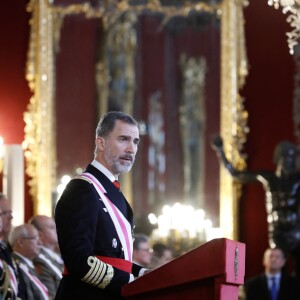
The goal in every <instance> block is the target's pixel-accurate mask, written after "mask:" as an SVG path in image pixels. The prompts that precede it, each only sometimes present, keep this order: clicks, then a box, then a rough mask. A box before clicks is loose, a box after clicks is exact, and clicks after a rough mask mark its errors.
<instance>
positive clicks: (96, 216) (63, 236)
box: [55, 165, 141, 300]
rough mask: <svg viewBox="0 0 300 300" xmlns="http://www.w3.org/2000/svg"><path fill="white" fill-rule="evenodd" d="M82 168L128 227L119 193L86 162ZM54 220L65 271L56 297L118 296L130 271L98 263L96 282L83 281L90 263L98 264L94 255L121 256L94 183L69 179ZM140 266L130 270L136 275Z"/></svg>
mask: <svg viewBox="0 0 300 300" xmlns="http://www.w3.org/2000/svg"><path fill="white" fill-rule="evenodd" d="M86 171H87V172H89V173H91V174H92V175H94V176H95V177H96V178H97V179H98V180H99V182H101V184H102V185H103V187H104V188H105V190H106V191H107V197H108V198H109V199H110V200H111V201H112V202H113V204H114V205H115V206H116V207H117V208H118V209H119V210H120V211H121V212H122V214H123V215H124V217H125V218H126V219H127V220H128V221H129V223H130V224H131V227H132V225H133V213H132V209H131V207H130V205H129V204H128V202H127V201H126V199H125V197H124V196H123V194H122V193H121V192H120V191H119V190H118V189H117V188H116V187H115V186H114V184H113V183H112V182H111V181H110V180H109V178H107V177H106V176H105V175H104V174H103V173H102V172H100V171H99V170H98V169H96V168H95V167H93V166H92V165H88V167H87V170H86ZM55 222H56V227H57V234H58V242H59V246H60V250H61V254H62V258H63V260H64V263H65V266H66V268H67V270H68V274H69V275H66V276H63V279H62V280H61V283H60V286H59V289H58V292H57V294H56V299H57V300H65V299H78V300H79V299H80V300H81V299H89V300H92V299H97V300H100V299H106V300H109V299H122V298H121V288H122V286H123V285H124V284H126V283H128V282H129V277H130V273H127V272H125V271H122V270H120V269H118V268H115V267H113V268H112V269H109V266H108V265H107V264H104V267H103V264H100V265H101V267H100V269H101V272H100V271H98V269H94V274H93V275H92V276H93V277H94V279H95V280H96V281H97V284H93V282H88V281H89V280H83V278H84V277H85V276H86V275H87V274H89V272H91V271H92V270H93V268H94V266H91V262H96V263H99V262H98V261H97V260H95V259H94V256H107V257H113V258H123V259H124V251H123V249H122V245H121V241H120V239H119V237H118V235H117V231H116V229H115V226H114V224H113V222H112V220H111V218H110V216H109V214H108V212H107V210H106V208H105V205H104V204H103V202H102V201H101V200H100V199H99V194H98V193H97V191H96V190H95V188H94V186H93V185H92V184H91V183H89V182H88V181H86V180H82V179H73V180H71V181H70V183H69V184H68V185H67V187H66V189H65V191H64V192H63V195H62V196H61V198H60V200H59V201H58V203H57V206H56V209H55ZM140 269H141V267H140V266H137V265H134V266H133V268H132V272H131V273H132V274H134V275H135V276H138V272H139V271H140ZM95 272H96V275H95ZM98 280H100V282H98ZM107 282H109V283H108V284H107ZM98 283H100V284H98Z"/></svg>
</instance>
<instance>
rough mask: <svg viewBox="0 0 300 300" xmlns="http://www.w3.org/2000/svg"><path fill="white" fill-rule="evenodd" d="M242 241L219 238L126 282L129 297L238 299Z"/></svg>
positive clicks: (131, 299)
mask: <svg viewBox="0 0 300 300" xmlns="http://www.w3.org/2000/svg"><path fill="white" fill-rule="evenodd" d="M245 250H246V247H245V244H243V243H239V242H237V241H233V240H229V239H225V238H220V239H214V240H212V241H209V242H207V243H205V244H203V245H201V246H199V247H198V248H195V249H193V250H191V251H190V252H188V253H186V254H184V255H182V256H180V257H178V258H176V259H174V260H173V261H171V262H169V263H168V264H166V265H164V266H161V267H160V268H157V269H155V270H153V271H152V272H150V273H148V274H146V275H144V276H142V277H140V278H138V279H136V280H135V281H133V282H131V283H129V284H127V285H125V286H124V287H123V289H122V295H123V297H124V298H125V299H128V300H150V299H151V300H153V299H155V300H156V299H157V300H160V299H164V300H166V299H168V300H173V299H174V300H177V299H178V300H179V299H180V300H196V299H198V300H237V299H238V287H239V285H241V284H243V283H244V275H245Z"/></svg>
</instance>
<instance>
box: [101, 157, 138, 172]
mask: <svg viewBox="0 0 300 300" xmlns="http://www.w3.org/2000/svg"><path fill="white" fill-rule="evenodd" d="M130 157H131V160H126V161H122V162H120V161H119V159H120V157H111V156H110V155H109V154H108V153H105V154H104V158H105V160H106V161H107V163H108V165H109V166H110V167H111V169H112V171H113V173H114V174H121V173H126V172H129V171H130V170H131V168H132V166H133V163H134V156H132V155H131V156H130Z"/></svg>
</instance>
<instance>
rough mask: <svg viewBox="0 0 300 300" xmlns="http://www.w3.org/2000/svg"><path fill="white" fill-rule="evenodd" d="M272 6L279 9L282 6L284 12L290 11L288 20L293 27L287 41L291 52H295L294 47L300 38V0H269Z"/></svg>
mask: <svg viewBox="0 0 300 300" xmlns="http://www.w3.org/2000/svg"><path fill="white" fill-rule="evenodd" d="M268 4H269V5H270V6H274V7H275V8H276V9H278V8H279V7H280V6H281V7H282V12H283V13H284V14H286V13H288V17H287V19H286V20H287V22H288V23H289V24H290V25H291V27H292V28H293V29H292V31H290V32H287V33H286V35H287V37H288V38H287V42H288V46H289V49H290V54H294V47H295V46H296V45H297V44H298V40H299V38H300V0H268Z"/></svg>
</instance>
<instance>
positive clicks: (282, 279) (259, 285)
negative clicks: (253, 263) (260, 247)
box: [244, 248, 300, 300]
mask: <svg viewBox="0 0 300 300" xmlns="http://www.w3.org/2000/svg"><path fill="white" fill-rule="evenodd" d="M285 263H286V257H285V253H284V252H283V251H282V249H280V248H268V249H267V250H266V251H265V253H264V257H263V265H264V268H265V272H264V273H263V274H261V275H258V276H256V277H253V278H251V279H249V280H248V281H246V282H245V285H244V296H245V299H246V300H266V299H270V300H296V299H299V295H300V289H299V287H300V285H299V279H298V278H296V277H291V276H289V275H288V274H286V273H285V272H284V271H283V267H284V266H285Z"/></svg>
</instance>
